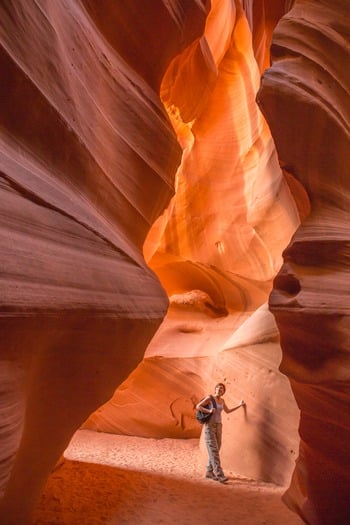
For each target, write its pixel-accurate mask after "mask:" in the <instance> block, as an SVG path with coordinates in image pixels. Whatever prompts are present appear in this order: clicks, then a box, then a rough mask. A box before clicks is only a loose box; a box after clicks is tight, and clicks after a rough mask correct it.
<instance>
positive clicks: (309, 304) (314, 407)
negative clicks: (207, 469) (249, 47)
mask: <svg viewBox="0 0 350 525" xmlns="http://www.w3.org/2000/svg"><path fill="white" fill-rule="evenodd" d="M348 9H349V6H348V2H345V1H335V2H333V1H328V0H321V1H317V2H316V1H315V2H313V1H304V0H297V1H296V2H295V3H294V7H293V9H292V10H291V11H290V12H289V13H288V15H287V16H286V17H284V19H283V20H282V21H281V22H280V23H279V25H278V27H277V30H276V32H275V34H274V38H273V43H272V55H273V57H272V58H273V66H272V67H271V68H270V69H269V70H267V72H266V73H265V74H264V76H263V80H262V89H261V92H260V94H259V102H260V106H261V107H262V109H263V112H264V114H265V116H266V118H267V120H268V122H269V124H270V127H271V130H272V134H273V137H274V139H275V143H276V146H277V150H278V155H279V158H280V161H281V163H282V165H284V166H285V169H286V170H287V171H288V172H289V174H290V175H291V176H293V177H294V178H295V179H296V180H298V181H300V182H301V183H302V184H303V186H304V187H305V188H306V190H307V193H308V195H309V198H310V202H311V213H310V214H309V216H308V217H307V219H305V220H303V223H302V225H301V226H300V227H299V229H298V230H297V232H296V233H295V235H294V236H293V238H292V241H291V243H290V245H289V246H288V248H287V249H286V250H285V252H284V264H283V266H282V268H281V271H280V272H279V274H278V276H277V278H276V280H275V283H274V291H273V293H272V294H271V297H270V308H271V311H272V312H273V314H274V316H275V318H276V321H277V324H278V327H279V330H280V333H281V343H282V350H283V360H282V365H281V369H282V371H283V372H284V373H285V374H286V375H288V377H289V378H290V380H291V384H292V388H293V392H294V395H295V397H296V399H297V402H298V405H299V407H300V409H301V423H300V431H299V432H300V436H301V445H300V456H299V460H298V464H297V468H296V471H295V473H294V477H293V482H292V485H291V488H290V490H289V491H288V493H287V495H286V501H287V503H288V504H289V505H290V507H291V508H293V509H294V510H296V511H297V512H298V513H299V514H300V516H302V517H303V518H304V520H305V522H306V523H309V524H312V525H316V524H317V525H320V524H322V525H335V524H341V525H345V524H347V523H349V516H350V504H349V491H350V469H349V466H350V448H349V432H350V410H349V394H350V387H349V381H350V375H349V370H350V357H349V355H350V354H349V328H350V317H349V307H348V281H349V267H350V258H349V236H350V230H349V219H350V213H349V210H350V206H349V204H350V201H349V180H350V179H349V161H350V158H349V155H350V148H349V144H350V97H349V93H350V75H349V71H350V70H349V67H348V64H349V58H350V56H349V49H350V46H349V44H350V36H349V35H350V32H349V16H348Z"/></svg>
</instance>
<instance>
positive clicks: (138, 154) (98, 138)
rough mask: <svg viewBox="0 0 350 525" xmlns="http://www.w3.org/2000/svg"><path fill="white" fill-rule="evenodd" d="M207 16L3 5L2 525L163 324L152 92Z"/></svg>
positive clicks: (159, 152)
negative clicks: (154, 247) (149, 247)
mask: <svg viewBox="0 0 350 525" xmlns="http://www.w3.org/2000/svg"><path fill="white" fill-rule="evenodd" d="M206 14H207V3H206V2H205V1H203V2H200V1H195V0H193V1H191V0H190V1H188V2H186V5H182V3H181V2H177V1H173V2H168V1H167V2H165V1H164V2H162V1H161V0H159V1H157V0H155V1H154V2H153V3H152V9H151V10H149V9H148V8H146V5H145V4H143V3H140V2H138V1H132V0H131V1H128V2H127V3H124V2H117V3H116V2H113V1H102V0H101V1H98V2H93V1H88V0H86V1H81V2H72V1H70V0H62V1H60V2H46V1H40V0H39V1H37V2H27V0H15V1H11V0H7V1H5V2H1V5H0V21H1V22H0V29H1V32H0V41H1V49H0V67H1V76H2V80H1V83H0V99H1V103H2V108H1V137H0V152H1V160H0V162H1V182H0V202H1V212H0V234H1V237H0V266H1V295H0V324H1V327H0V329H1V340H0V358H1V360H2V361H1V366H0V377H1V378H3V377H5V378H6V379H5V380H4V381H1V394H2V395H1V401H0V415H1V421H2V425H3V426H2V430H1V433H0V439H1V445H0V461H1V478H0V480H1V483H2V492H3V491H4V490H5V493H4V497H3V500H2V503H1V509H0V521H1V523H2V524H9V523H13V524H16V525H20V524H23V525H24V524H27V523H28V516H29V515H30V513H31V510H32V507H33V505H34V503H35V500H36V498H37V497H38V495H39V493H40V491H41V488H42V486H43V483H44V482H45V480H46V478H47V476H48V474H49V472H50V471H51V469H52V468H53V466H54V464H55V462H56V461H57V459H58V458H59V456H60V455H61V454H62V452H63V451H64V449H65V447H66V446H67V444H68V442H69V440H70V438H71V436H72V435H73V433H74V431H75V430H76V429H77V428H79V426H80V425H81V424H82V423H83V421H84V420H85V419H86V418H87V417H88V415H89V414H90V413H91V412H93V411H94V410H96V409H97V408H98V407H99V406H100V405H101V404H102V403H104V402H106V401H107V399H108V398H109V397H111V395H112V394H113V392H114V390H115V388H116V387H117V386H118V385H119V384H120V383H121V382H122V381H123V380H125V378H126V377H127V376H128V374H129V373H130V372H131V371H132V370H133V369H134V368H135V367H136V366H137V364H138V363H139V362H140V360H141V359H142V356H143V354H144V351H145V349H146V347H147V345H148V343H149V341H150V339H151V337H152V336H153V334H154V333H155V331H156V329H157V327H158V326H159V324H160V322H161V320H162V319H163V317H164V315H165V313H166V310H167V306H168V299H167V297H166V294H165V293H164V291H163V288H162V287H161V285H160V283H159V280H158V278H157V277H156V276H155V275H154V273H153V272H152V271H151V270H149V268H148V267H147V265H146V264H145V262H144V259H143V255H142V245H143V242H144V240H145V237H146V235H147V233H148V230H149V228H150V227H151V225H152V224H153V222H154V221H155V220H156V218H157V217H158V216H159V214H160V213H162V212H163V210H164V208H165V207H166V206H167V205H168V203H169V200H170V198H171V196H172V195H173V193H174V175H175V170H176V168H177V166H178V165H179V163H180V160H181V148H180V146H179V144H178V142H177V139H176V135H175V133H174V131H173V128H172V126H171V124H170V122H169V119H168V116H167V114H166V112H165V110H164V107H163V105H162V103H161V101H160V97H159V85H160V82H161V79H162V78H163V75H164V72H165V70H166V68H167V66H168V64H169V62H170V60H171V59H172V58H173V57H174V56H175V55H176V54H177V53H179V52H181V51H182V50H183V49H185V48H186V46H187V45H188V44H189V43H191V42H192V41H193V40H194V39H195V38H196V36H197V35H198V36H199V35H200V34H202V31H203V27H204V23H205V17H206ZM140 15H141V16H140ZM23 414H24V417H23ZM22 430H23V431H22ZM17 448H18V453H17V455H16V458H15V460H14V451H15V450H16V449H17ZM9 475H10V477H9V479H8V476H9ZM7 479H8V482H7V483H6V480H7ZM19 498H20V504H19V503H18V502H19Z"/></svg>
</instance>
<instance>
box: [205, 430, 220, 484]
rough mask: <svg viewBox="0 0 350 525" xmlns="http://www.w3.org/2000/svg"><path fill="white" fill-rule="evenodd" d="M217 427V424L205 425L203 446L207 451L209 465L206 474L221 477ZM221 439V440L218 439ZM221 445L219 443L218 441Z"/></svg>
mask: <svg viewBox="0 0 350 525" xmlns="http://www.w3.org/2000/svg"><path fill="white" fill-rule="evenodd" d="M217 425H218V423H207V424H206V425H205V429H204V432H205V434H204V435H205V444H206V446H207V450H208V456H209V463H208V467H207V471H208V472H213V471H214V474H216V475H223V471H222V468H221V464H220V456H219V446H218V439H217ZM220 439H221V438H220ZM220 444H221V441H220Z"/></svg>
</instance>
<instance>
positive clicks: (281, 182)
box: [0, 0, 350, 525]
mask: <svg viewBox="0 0 350 525" xmlns="http://www.w3.org/2000/svg"><path fill="white" fill-rule="evenodd" d="M348 9H349V6H348V2H347V1H345V0H294V1H293V0H211V1H210V0H127V1H125V2H123V1H115V0H57V1H56V0H1V2H0V43H1V48H0V61H1V83H0V103H1V114H0V117H1V128H0V129H1V134H0V152H1V155H0V166H1V167H0V169H1V179H0V393H1V395H0V465H1V470H0V523H1V524H2V525H28V524H29V523H31V522H32V520H33V516H34V514H35V509H36V508H37V505H38V502H39V500H40V498H41V496H42V493H43V490H44V487H45V485H46V483H47V481H48V479H49V478H50V475H51V473H52V472H53V471H54V469H55V468H56V466H57V465H58V464H59V463H60V462H61V461H64V460H63V459H62V458H63V455H64V452H65V450H66V449H67V447H68V446H69V444H70V442H71V440H72V438H73V436H74V435H75V433H76V432H77V431H79V430H82V431H84V432H85V431H86V435H91V436H94V435H98V434H101V433H105V434H108V435H116V436H129V437H130V436H133V437H139V438H145V439H147V440H167V439H172V440H174V442H179V443H184V442H185V441H188V442H189V440H198V448H199V451H200V454H202V456H203V458H204V460H205V455H206V451H205V446H204V442H203V439H202V437H200V435H201V427H200V425H199V424H198V422H197V421H196V419H195V405H196V404H197V403H198V401H199V400H200V399H201V398H202V397H203V396H204V395H206V394H207V393H208V391H209V390H211V389H213V388H214V385H215V384H216V383H217V382H219V381H223V382H224V383H225V386H226V388H227V392H226V395H225V400H226V402H227V404H228V405H229V406H233V405H235V404H237V402H238V401H239V400H240V399H244V400H245V402H246V407H245V408H244V409H240V410H239V411H237V412H235V413H234V414H233V415H232V416H231V415H230V416H227V418H226V420H225V422H224V435H225V437H224V442H223V447H222V450H221V458H222V462H223V463H224V464H225V466H226V468H227V470H230V471H233V472H235V473H236V474H237V476H241V478H242V479H250V480H256V481H258V482H264V483H271V484H275V485H277V486H281V487H284V492H283V496H282V499H283V505H285V506H286V507H287V508H288V509H290V510H291V511H292V512H293V513H294V514H295V515H296V516H298V517H299V518H300V520H301V521H302V522H303V523H306V524H308V525H349V523H350V517H349V516H350V499H349V493H350V445H349V443H350V333H349V332H350V306H349V300H350V291H349V288H348V287H349V280H348V279H349V278H350V277H349V273H350V250H349V246H350V202H349V201H350V173H349V170H350V68H349V60H350V19H349V14H348ZM347 297H348V299H347ZM191 442H192V441H191ZM140 453H141V452H140ZM135 454H136V455H137V451H136V452H135ZM203 483H204V481H203ZM205 483H209V482H207V481H205ZM218 521H219V522H220V517H218ZM91 523H92V522H91ZM135 523H137V521H135V522H134V521H130V525H135ZM172 523H179V525H183V524H182V523H180V522H178V521H176V516H175V517H174V521H173V522H172ZM189 523H191V521H189ZM261 523H267V525H270V524H269V523H268V522H263V521H261ZM61 525H67V524H66V523H64V524H63V523H62V524H61ZM81 525H84V523H83V522H81ZM166 525H171V524H170V523H169V524H166ZM203 525H204V524H203ZM248 525H249V524H248Z"/></svg>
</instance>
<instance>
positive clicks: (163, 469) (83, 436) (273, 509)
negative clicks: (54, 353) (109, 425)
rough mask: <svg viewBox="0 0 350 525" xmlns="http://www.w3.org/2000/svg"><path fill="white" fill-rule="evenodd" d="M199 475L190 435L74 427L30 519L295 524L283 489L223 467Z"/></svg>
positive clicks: (81, 523)
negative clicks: (216, 477)
mask: <svg viewBox="0 0 350 525" xmlns="http://www.w3.org/2000/svg"><path fill="white" fill-rule="evenodd" d="M225 473H226V475H227V476H228V477H229V481H228V483H226V484H225V485H223V484H220V483H218V482H217V481H212V480H207V479H205V478H204V474H205V466H204V465H203V458H202V457H201V454H200V451H199V442H198V440H197V439H189V440H174V439H159V440H156V439H147V438H139V437H132V436H118V435H114V434H104V433H97V432H92V431H89V430H79V431H78V432H77V433H76V434H75V436H74V437H73V439H72V441H71V443H70V446H69V447H68V449H67V450H66V452H65V455H64V460H62V462H60V464H58V466H57V467H56V469H55V470H54V472H53V473H52V474H51V476H50V478H49V480H48V482H47V485H46V487H45V490H44V493H43V495H42V497H41V500H40V502H39V505H38V507H37V510H36V513H35V518H34V521H33V523H34V524H35V525H39V524H40V525H56V524H57V525H58V524H59V525H100V524H101V525H102V524H106V525H107V524H108V525H150V524H152V525H158V524H162V525H173V524H174V525H211V524H215V525H216V524H217V523H219V524H220V525H281V524H283V525H301V524H302V523H303V522H302V520H301V519H300V518H299V517H298V516H296V515H295V514H294V513H292V512H291V511H290V510H289V509H288V508H287V507H286V506H285V505H284V503H283V502H282V501H281V496H282V494H283V492H284V491H285V488H281V487H277V486H275V485H272V484H269V483H261V482H256V481H253V480H247V479H243V478H240V477H238V476H237V475H235V474H234V473H232V472H229V471H226V472H225Z"/></svg>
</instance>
